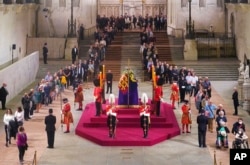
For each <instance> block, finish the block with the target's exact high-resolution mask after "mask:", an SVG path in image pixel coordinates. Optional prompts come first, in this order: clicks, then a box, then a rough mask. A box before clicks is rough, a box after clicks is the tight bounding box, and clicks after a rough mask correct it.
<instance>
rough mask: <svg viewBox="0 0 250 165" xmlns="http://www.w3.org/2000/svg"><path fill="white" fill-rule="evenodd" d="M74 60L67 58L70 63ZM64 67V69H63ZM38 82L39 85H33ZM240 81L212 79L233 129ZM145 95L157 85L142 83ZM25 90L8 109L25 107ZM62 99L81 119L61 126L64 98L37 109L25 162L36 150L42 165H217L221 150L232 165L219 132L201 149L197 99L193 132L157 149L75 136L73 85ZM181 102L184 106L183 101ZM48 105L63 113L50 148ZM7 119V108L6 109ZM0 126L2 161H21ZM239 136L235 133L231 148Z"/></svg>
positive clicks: (89, 95)
mask: <svg viewBox="0 0 250 165" xmlns="http://www.w3.org/2000/svg"><path fill="white" fill-rule="evenodd" d="M69 63H70V62H69V61H68V62H65V65H66V64H69ZM55 64H56V62H49V66H45V65H43V64H42V63H41V66H40V67H42V68H43V70H46V68H50V69H51V68H56V67H57V66H56V65H55ZM58 69H59V68H58ZM33 85H34V84H33ZM236 85H237V82H235V81H227V82H224V81H222V82H219V81H216V82H212V86H213V91H212V101H213V102H214V103H215V104H216V105H218V104H219V103H222V104H223V105H224V107H225V110H226V111H227V117H228V120H229V122H228V127H229V129H231V128H232V124H233V122H235V121H236V120H237V118H238V117H237V116H233V115H232V114H233V108H232V107H233V106H232V100H231V97H232V89H233V87H234V86H236ZM32 87H33V86H29V87H27V88H26V89H25V91H28V90H29V89H30V88H32ZM138 90H139V93H140V94H141V93H142V92H147V93H148V96H149V97H151V84H150V82H140V83H139V89H138ZM113 92H114V94H115V95H116V96H117V94H118V89H117V82H114V85H113ZM23 93H24V92H23ZM23 93H21V94H20V95H18V96H17V97H16V98H15V99H13V100H11V101H10V102H9V103H8V104H7V107H11V108H13V109H14V110H15V109H16V107H17V106H18V105H20V97H21V95H22V94H23ZM169 93H170V89H169V85H164V98H165V99H164V101H167V102H169V101H170V100H169ZM62 97H67V98H69V101H70V102H71V105H72V112H73V116H74V121H75V123H74V124H73V125H71V132H70V133H69V134H64V133H63V132H64V130H65V126H62V125H61V124H60V118H61V116H60V110H61V101H60V98H58V99H57V100H56V101H54V103H53V104H51V105H49V106H48V107H45V106H44V107H42V110H41V111H40V112H39V113H35V115H34V117H33V118H32V119H31V120H29V121H27V122H25V123H24V127H25V129H26V132H27V135H28V143H29V149H28V150H27V152H26V153H25V157H24V160H25V162H24V164H32V160H33V159H34V154H35V153H36V162H37V164H39V165H57V164H58V165H59V164H60V165H61V164H63V165H71V164H74V165H90V164H91V165H101V164H106V165H128V164H130V165H154V164H155V165H165V164H175V165H198V164H203V165H211V164H213V163H214V152H216V159H217V163H218V164H219V163H221V164H222V165H229V152H228V150H226V149H221V150H217V149H216V148H215V138H216V134H215V133H207V145H208V147H207V148H199V147H198V140H197V138H198V135H197V124H196V122H195V121H196V116H197V111H196V110H195V107H194V99H193V98H191V102H192V104H191V105H192V113H193V115H192V119H193V124H192V130H191V131H192V133H191V134H181V135H180V136H177V137H175V138H172V139H169V140H166V141H164V142H162V143H159V144H157V145H154V146H151V147H102V146H99V145H97V144H95V143H92V142H90V141H88V140H85V139H83V138H81V137H78V136H77V135H75V134H74V128H75V126H76V125H77V122H78V119H79V118H80V116H81V113H82V112H81V111H76V110H74V109H75V108H76V107H74V104H73V97H74V95H73V92H72V89H67V90H65V92H64V93H63V94H62ZM84 97H85V101H84V104H87V103H89V102H92V101H93V85H92V83H88V84H85V89H84ZM106 98H108V96H107V95H106ZM180 106H181V105H180ZM180 106H179V107H178V108H177V109H176V110H175V114H176V117H177V119H178V121H179V122H180V117H181V110H180ZM48 108H53V109H54V114H55V115H56V116H57V124H56V126H57V131H56V137H55V148H54V149H47V148H46V147H47V142H46V133H45V126H44V116H45V115H47V114H48ZM0 115H1V117H2V116H3V111H1V112H0ZM239 116H240V117H243V119H244V121H245V123H246V125H247V134H249V135H250V131H249V129H248V127H249V126H250V120H249V115H248V114H247V113H246V112H245V111H243V110H242V108H241V107H240V108H239ZM0 125H1V128H2V129H0V145H1V147H0V152H1V154H0V162H1V164H3V165H16V164H19V163H18V150H17V147H16V145H15V141H14V140H12V144H11V145H10V146H9V147H8V148H7V147H5V134H4V126H3V123H2V120H1V123H0ZM232 140H233V135H230V136H229V141H230V146H231V142H232Z"/></svg>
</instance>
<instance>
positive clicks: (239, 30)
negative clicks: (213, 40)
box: [226, 4, 250, 61]
mask: <svg viewBox="0 0 250 165" xmlns="http://www.w3.org/2000/svg"><path fill="white" fill-rule="evenodd" d="M226 8H227V22H228V29H227V31H228V32H232V33H234V34H235V42H236V53H237V56H238V59H239V60H240V61H243V60H244V54H246V56H247V58H248V59H250V38H249V36H250V31H249V29H250V21H249V17H250V6H249V5H248V4H227V6H226Z"/></svg>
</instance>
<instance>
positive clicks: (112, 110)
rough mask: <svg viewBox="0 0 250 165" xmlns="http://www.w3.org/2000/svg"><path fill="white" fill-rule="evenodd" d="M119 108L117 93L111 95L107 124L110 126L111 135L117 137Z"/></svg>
mask: <svg viewBox="0 0 250 165" xmlns="http://www.w3.org/2000/svg"><path fill="white" fill-rule="evenodd" d="M116 111H117V109H116V107H115V95H114V94H110V95H109V105H107V107H106V114H107V125H108V128H109V137H110V138H115V135H116V124H117V122H118V120H117V112H116Z"/></svg>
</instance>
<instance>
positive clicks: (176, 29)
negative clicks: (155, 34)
mask: <svg viewBox="0 0 250 165" xmlns="http://www.w3.org/2000/svg"><path fill="white" fill-rule="evenodd" d="M167 28H170V29H172V35H173V36H175V37H177V38H182V39H184V30H183V29H181V28H174V27H171V26H167ZM179 32H180V33H179ZM179 35H180V37H178V36H179Z"/></svg>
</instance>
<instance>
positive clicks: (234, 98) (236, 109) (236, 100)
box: [232, 87, 239, 116]
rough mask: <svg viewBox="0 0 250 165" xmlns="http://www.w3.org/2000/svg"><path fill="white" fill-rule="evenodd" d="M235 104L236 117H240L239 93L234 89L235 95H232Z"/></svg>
mask: <svg viewBox="0 0 250 165" xmlns="http://www.w3.org/2000/svg"><path fill="white" fill-rule="evenodd" d="M232 99H233V103H234V114H233V115H235V116H237V115H238V106H239V98H238V91H237V88H236V87H234V93H233V95H232Z"/></svg>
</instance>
